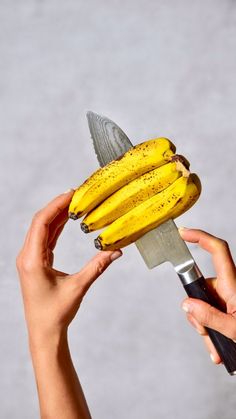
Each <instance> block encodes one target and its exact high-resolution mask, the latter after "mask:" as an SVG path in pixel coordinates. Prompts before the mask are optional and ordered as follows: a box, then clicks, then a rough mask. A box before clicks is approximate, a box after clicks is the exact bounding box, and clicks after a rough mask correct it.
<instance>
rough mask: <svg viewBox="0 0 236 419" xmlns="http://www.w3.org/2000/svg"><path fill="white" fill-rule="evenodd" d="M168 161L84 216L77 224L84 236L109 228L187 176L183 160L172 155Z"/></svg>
mask: <svg viewBox="0 0 236 419" xmlns="http://www.w3.org/2000/svg"><path fill="white" fill-rule="evenodd" d="M172 160H173V161H172V162H170V163H167V164H164V165H163V166H161V167H158V168H156V169H154V170H151V171H150V172H147V173H145V174H144V175H142V176H139V177H138V178H136V179H134V180H133V181H131V182H129V183H128V184H127V185H125V186H123V187H122V188H120V189H119V190H118V191H116V192H114V193H113V194H112V195H111V196H109V197H108V198H107V199H105V200H104V201H103V202H102V203H101V204H100V205H98V206H97V207H96V208H94V210H92V211H91V212H89V213H88V214H87V216H86V217H85V218H84V219H83V222H82V223H81V228H82V230H83V231H84V232H85V233H88V232H90V231H94V230H99V229H100V228H103V227H105V226H107V225H109V224H111V223H112V222H113V221H114V220H116V219H117V218H119V217H121V216H122V215H124V214H125V213H126V212H128V211H130V210H131V209H133V208H134V207H136V206H137V205H139V204H141V203H142V202H144V201H146V200H147V199H149V198H151V197H152V196H153V195H156V194H157V193H159V192H161V191H162V190H164V189H166V188H167V187H168V186H170V185H171V184H172V183H173V182H174V181H175V180H177V179H178V178H179V177H181V176H182V175H183V174H186V175H188V174H189V172H188V170H187V168H186V167H185V165H186V164H187V163H186V160H185V159H184V158H183V157H182V156H177V155H175V156H174V158H172ZM184 163H185V165H184Z"/></svg>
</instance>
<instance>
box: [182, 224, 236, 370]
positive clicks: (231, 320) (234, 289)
mask: <svg viewBox="0 0 236 419" xmlns="http://www.w3.org/2000/svg"><path fill="white" fill-rule="evenodd" d="M179 232H180V235H181V237H182V238H183V239H184V240H186V241H187V242H191V243H198V245H199V246H200V247H201V248H202V249H204V250H206V251H207V252H210V253H211V255H212V259H213V264H214V267H215V271H216V275H217V277H216V278H209V279H208V280H207V282H208V284H209V286H210V288H211V289H212V292H213V293H216V294H217V296H218V298H220V300H221V302H222V307H223V308H224V309H225V312H223V311H220V310H218V309H216V308H215V307H212V306H211V305H209V304H207V303H205V302H204V301H201V300H198V299H195V298H186V299H185V300H184V302H183V305H182V308H183V310H184V311H185V312H187V318H188V320H189V321H190V323H191V324H192V325H193V326H194V327H195V328H196V329H197V331H198V332H199V333H200V334H201V335H203V337H204V340H205V343H206V345H207V348H208V350H209V352H210V355H211V359H212V361H213V362H215V363H216V364H220V363H221V362H222V361H221V358H220V356H219V354H218V353H217V351H216V349H215V347H214V345H213V343H212V342H211V340H210V337H209V336H208V333H207V330H206V329H205V327H208V328H211V329H214V330H217V331H218V332H220V333H222V334H223V335H225V336H227V337H229V338H230V339H232V340H234V341H235V342H236V268H235V264H234V261H233V259H232V256H231V253H230V249H229V246H228V244H227V243H226V242H225V241H224V240H221V239H219V238H217V237H214V236H212V235H211V234H208V233H206V232H204V231H201V230H195V229H185V228H184V229H182V228H181V229H179Z"/></svg>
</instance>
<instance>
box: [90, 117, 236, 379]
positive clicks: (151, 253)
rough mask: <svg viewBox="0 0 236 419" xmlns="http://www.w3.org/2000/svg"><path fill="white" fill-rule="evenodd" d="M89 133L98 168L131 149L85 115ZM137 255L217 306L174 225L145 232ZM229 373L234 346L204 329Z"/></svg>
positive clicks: (105, 123) (115, 130) (105, 122)
mask: <svg viewBox="0 0 236 419" xmlns="http://www.w3.org/2000/svg"><path fill="white" fill-rule="evenodd" d="M87 119H88V125H89V130H90V134H91V137H92V141H93V146H94V149H95V153H96V155H97V159H98V162H99V164H100V166H101V167H103V166H105V165H106V164H108V163H109V162H110V161H112V160H114V159H117V158H119V157H120V156H122V155H123V154H124V153H125V152H126V151H128V150H129V149H130V148H131V147H133V145H132V143H131V141H130V140H129V138H128V137H127V135H126V134H125V133H124V131H122V129H121V128H120V127H119V126H118V125H117V124H116V123H115V122H113V121H112V120H111V119H109V118H107V117H105V116H102V115H98V114H96V113H94V112H92V111H88V112H87ZM135 244H136V246H137V249H138V250H139V253H140V254H141V256H142V258H143V260H144V262H145V263H146V265H147V267H148V268H149V269H152V268H154V267H156V266H158V265H160V264H161V263H164V262H170V263H171V264H172V265H173V267H174V269H175V271H176V273H177V274H178V276H179V278H180V280H181V282H182V284H183V286H184V288H185V291H186V292H187V294H188V295H189V296H190V297H193V298H200V299H201V300H203V301H205V302H207V303H209V304H211V305H213V306H214V307H217V308H219V309H221V308H220V307H219V304H218V301H217V300H216V299H215V297H214V296H213V295H212V294H211V292H210V290H209V289H208V287H207V283H206V281H205V279H204V277H203V276H202V274H201V272H200V270H199V268H198V266H197V264H196V262H195V261H194V258H193V257H192V255H191V253H190V251H189V249H188V246H187V245H186V243H185V242H184V240H182V238H181V237H180V235H179V232H178V229H177V227H176V224H175V223H174V221H173V220H168V221H166V222H165V223H163V224H161V225H160V226H159V227H157V228H155V229H153V230H152V231H150V232H148V233H146V234H145V235H144V236H142V237H141V238H140V239H139V240H137V241H136V242H135ZM207 330H208V333H209V336H210V338H211V340H212V342H213V343H214V345H215V347H216V349H217V351H218V353H219V355H220V357H221V359H222V361H223V362H224V364H225V367H226V369H227V371H228V372H229V374H231V375H236V344H235V343H234V342H233V341H232V340H231V339H229V338H227V337H226V336H224V335H222V334H221V333H219V332H217V331H215V330H212V329H210V328H208V329H207Z"/></svg>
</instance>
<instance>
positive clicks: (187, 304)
mask: <svg viewBox="0 0 236 419" xmlns="http://www.w3.org/2000/svg"><path fill="white" fill-rule="evenodd" d="M182 308H183V310H184V311H185V312H186V313H188V314H191V315H192V316H193V317H194V318H195V319H196V320H197V321H198V323H199V324H200V325H201V326H204V327H209V328H210V329H214V330H216V331H217V332H220V333H222V335H225V336H227V337H228V338H230V339H233V340H236V318H235V317H233V315H232V314H226V313H223V312H222V311H220V310H218V309H217V308H215V307H213V306H211V305H210V304H208V303H205V302H204V301H201V300H197V299H194V298H186V299H185V300H184V302H183V305H182Z"/></svg>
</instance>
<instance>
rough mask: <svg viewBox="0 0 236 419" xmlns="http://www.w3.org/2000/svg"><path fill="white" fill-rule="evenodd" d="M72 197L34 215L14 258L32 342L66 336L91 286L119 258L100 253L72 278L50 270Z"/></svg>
mask: <svg viewBox="0 0 236 419" xmlns="http://www.w3.org/2000/svg"><path fill="white" fill-rule="evenodd" d="M73 193H74V191H73V190H71V191H69V192H68V193H64V194H62V195H59V196H58V197H56V198H55V199H54V200H53V201H51V202H50V203H49V204H48V205H47V206H46V207H45V208H43V209H42V210H40V211H39V212H37V213H36V214H35V216H34V218H33V221H32V223H31V226H30V229H29V231H28V233H27V236H26V239H25V243H24V245H23V248H22V250H21V251H20V253H19V255H18V257H17V268H18V272H19V276H20V283H21V289H22V295H23V301H24V308H25V316H26V321H27V326H28V331H29V336H30V337H34V340H35V338H36V340H37V339H40V338H41V337H42V336H43V338H44V339H45V337H47V336H49V335H50V336H52V334H57V335H58V333H59V334H60V333H63V332H64V331H65V332H66V331H67V328H68V326H69V324H70V322H71V321H72V319H73V318H74V316H75V314H76V312H77V310H78V308H79V306H80V304H81V301H82V299H83V297H84V295H85V294H86V292H87V290H88V289H89V287H90V286H91V284H92V283H93V282H94V281H95V280H96V278H98V276H99V275H101V274H102V272H103V271H104V270H105V269H106V268H107V267H108V266H109V265H110V263H111V262H112V261H113V260H115V259H116V258H118V257H119V256H121V255H122V252H121V251H120V250H117V251H102V252H99V253H98V254H97V255H96V256H95V257H94V258H93V259H92V260H91V261H90V262H88V264H86V266H85V267H84V268H83V269H82V270H81V271H79V272H77V273H74V274H67V273H65V272H61V271H59V270H57V269H55V268H53V249H54V248H55V246H56V243H57V239H58V237H59V236H60V234H61V232H62V230H63V228H64V226H65V223H66V222H67V220H68V215H67V214H68V206H69V203H70V201H71V198H72V195H73Z"/></svg>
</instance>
